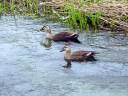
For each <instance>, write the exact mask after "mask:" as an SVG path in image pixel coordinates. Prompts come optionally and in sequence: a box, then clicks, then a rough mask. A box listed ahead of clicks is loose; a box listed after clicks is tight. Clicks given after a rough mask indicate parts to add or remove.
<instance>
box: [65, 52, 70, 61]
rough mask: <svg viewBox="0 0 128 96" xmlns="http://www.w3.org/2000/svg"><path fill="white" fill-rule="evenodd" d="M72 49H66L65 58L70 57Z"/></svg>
mask: <svg viewBox="0 0 128 96" xmlns="http://www.w3.org/2000/svg"><path fill="white" fill-rule="evenodd" d="M70 54H71V51H66V54H65V55H64V59H67V60H68V59H70Z"/></svg>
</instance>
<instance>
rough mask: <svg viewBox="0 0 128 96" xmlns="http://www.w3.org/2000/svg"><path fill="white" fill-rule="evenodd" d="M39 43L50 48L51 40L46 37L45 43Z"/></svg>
mask: <svg viewBox="0 0 128 96" xmlns="http://www.w3.org/2000/svg"><path fill="white" fill-rule="evenodd" d="M40 44H41V45H42V46H44V47H46V48H50V47H51V40H50V39H47V43H44V42H41V43H40Z"/></svg>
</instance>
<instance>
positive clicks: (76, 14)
mask: <svg viewBox="0 0 128 96" xmlns="http://www.w3.org/2000/svg"><path fill="white" fill-rule="evenodd" d="M75 1H76V2H75V3H74V2H69V1H68V0H65V3H63V5H62V4H61V5H60V9H59V11H58V13H59V20H61V21H62V22H66V24H67V25H68V26H73V28H78V27H79V28H80V29H86V30H87V31H88V30H89V28H93V29H94V30H97V29H98V25H100V23H101V20H100V18H99V17H100V16H101V15H102V13H103V12H102V11H98V12H97V13H95V14H94V13H93V12H91V11H89V12H90V13H87V12H86V11H85V12H83V10H84V9H86V8H88V7H91V4H92V3H98V4H102V2H104V0H90V2H86V0H75ZM16 3H19V4H16ZM78 3H79V4H78ZM53 9H54V8H53ZM3 11H4V12H9V13H11V14H14V15H15V14H16V13H19V12H20V13H21V14H23V15H27V16H31V17H39V16H40V15H42V14H43V16H44V15H49V14H51V15H52V18H53V20H54V18H55V19H56V20H57V21H58V17H57V15H56V14H54V13H53V14H52V7H50V6H47V7H46V6H42V12H41V11H40V13H41V14H40V15H39V5H38V0H10V2H9V4H8V2H6V0H3V2H1V3H0V14H2V13H3ZM64 17H68V18H66V19H65V18H64ZM50 18H51V17H50ZM125 21H126V22H128V20H127V17H125ZM111 23H112V24H113V25H114V22H113V21H111ZM94 32H96V31H94Z"/></svg>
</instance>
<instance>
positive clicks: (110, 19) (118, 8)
mask: <svg viewBox="0 0 128 96" xmlns="http://www.w3.org/2000/svg"><path fill="white" fill-rule="evenodd" d="M76 1H77V2H76ZM95 1H96V0H95ZM39 5H40V6H50V7H52V8H53V9H54V10H56V11H57V12H56V13H57V14H61V13H62V12H63V13H64V14H67V13H68V14H69V15H73V11H75V12H76V14H77V13H78V15H80V16H83V17H81V19H83V18H85V16H87V17H88V18H87V19H91V20H87V21H88V23H96V25H98V27H99V28H100V29H103V30H111V31H113V30H116V31H117V30H118V31H126V32H128V19H127V18H128V6H127V5H128V3H127V2H126V1H123V0H122V1H115V0H105V1H104V0H102V1H100V0H99V1H97V2H90V0H86V1H84V0H68V1H65V0H55V2H42V3H40V4H39ZM73 8H74V10H72V12H71V11H70V10H71V9H73ZM62 9H63V10H62ZM78 11H81V13H80V14H79V12H78ZM97 14H98V15H97ZM63 16H64V15H63ZM78 18H79V17H78V16H77V17H76V20H77V19H78ZM96 18H97V19H99V21H98V22H97V20H94V19H96ZM92 19H93V20H92ZM79 21H80V20H79ZM90 21H91V22H90ZM89 25H90V24H89ZM91 25H95V24H91Z"/></svg>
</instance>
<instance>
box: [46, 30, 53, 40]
mask: <svg viewBox="0 0 128 96" xmlns="http://www.w3.org/2000/svg"><path fill="white" fill-rule="evenodd" d="M46 38H47V39H52V34H51V30H47V34H46Z"/></svg>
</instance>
